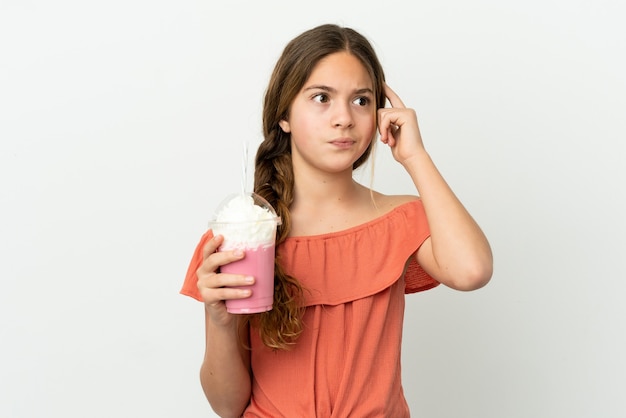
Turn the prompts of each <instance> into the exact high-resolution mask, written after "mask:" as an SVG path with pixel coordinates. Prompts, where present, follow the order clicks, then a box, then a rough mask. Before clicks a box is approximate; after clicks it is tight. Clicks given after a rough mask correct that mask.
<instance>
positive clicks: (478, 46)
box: [0, 0, 626, 418]
mask: <svg viewBox="0 0 626 418" xmlns="http://www.w3.org/2000/svg"><path fill="white" fill-rule="evenodd" d="M622 4H623V2H619V1H617V0H614V1H612V0H594V1H590V0H589V1H572V0H541V1H539V0H529V1H526V2H502V1H499V0H476V1H472V2H466V1H463V0H452V1H436V2H435V1H431V2H424V1H417V2H408V1H403V2H399V1H391V0H388V1H380V2H369V3H368V2H366V1H363V0H360V1H345V2H338V1H317V2H312V3H308V4H301V3H298V2H291V1H264V2H254V1H249V2H242V1H232V2H229V3H228V4H226V2H209V1H199V0H179V1H176V2H173V1H170V2H168V1H148V0H123V1H122V0H112V1H108V2H92V1H71V0H58V1H55V2H47V1H42V0H33V1H23V0H4V1H2V3H0V191H1V194H0V207H1V210H2V216H1V217H0V254H1V256H0V257H1V258H0V347H1V351H0V416H2V417H8V418H25V417H29V418H30V417H33V418H34V417H36V418H40V417H64V418H70V417H71V418H73V417H76V418H78V417H80V418H82V417H106V418H110V417H152V418H160V417H163V418H172V417H206V416H212V414H211V412H210V409H209V407H208V404H207V403H206V401H205V400H204V397H203V394H202V391H201V389H200V385H199V382H198V367H199V365H200V361H201V358H202V354H203V319H202V306H201V304H199V303H197V302H194V301H193V300H191V299H189V298H186V297H183V296H180V295H179V294H178V290H179V288H180V285H181V282H182V279H183V276H184V274H185V270H186V268H187V263H188V261H189V258H190V256H191V253H192V251H193V248H194V247H195V244H196V242H197V240H198V238H199V237H200V235H201V233H202V232H203V231H204V229H205V227H206V221H207V219H208V216H209V213H210V212H211V211H212V210H213V209H214V207H215V206H216V205H217V204H218V202H219V201H220V200H221V198H222V197H223V196H225V195H226V194H227V193H230V192H232V191H233V190H239V188H240V183H241V171H242V170H241V159H242V158H241V148H242V145H241V144H242V143H243V142H244V141H249V142H250V143H251V144H252V146H253V147H254V148H256V145H257V144H258V142H259V141H260V138H261V135H260V132H261V128H260V112H261V101H262V95H263V91H264V89H265V86H266V82H267V80H268V78H269V74H270V71H271V68H272V66H273V64H274V62H275V60H276V58H277V57H278V55H279V54H280V52H281V50H282V47H283V46H284V45H285V43H286V42H287V41H288V40H289V39H291V38H292V37H293V36H295V35H296V34H298V33H300V32H301V31H303V30H305V29H308V28H310V27H312V26H314V25H317V24H319V23H325V22H332V23H339V24H345V25H348V26H352V27H354V28H356V29H358V30H360V31H362V32H363V33H364V34H365V35H366V36H368V37H369V38H370V39H371V40H372V42H373V44H374V45H375V47H376V49H377V51H378V52H379V54H380V58H381V60H382V61H383V65H384V67H385V69H386V73H387V78H388V82H389V84H390V85H391V86H392V88H394V89H395V90H396V91H397V92H398V93H399V94H400V95H401V97H402V99H403V100H404V102H405V103H407V104H408V105H410V106H412V107H414V108H415V109H416V110H417V113H418V117H419V120H420V124H421V128H422V133H423V136H424V140H425V143H426V146H427V148H428V149H429V150H430V153H431V154H432V156H433V158H434V160H435V162H436V163H437V164H438V166H439V168H440V170H441V171H442V172H443V174H444V176H445V177H446V178H447V180H448V181H449V183H450V184H451V185H452V187H453V189H454V190H455V191H456V192H457V194H458V195H459V196H460V197H461V199H462V200H463V201H464V203H465V204H466V206H467V207H468V208H469V210H470V211H471V212H472V214H473V215H474V216H475V217H476V218H477V220H478V221H479V223H480V224H481V225H482V226H483V228H484V230H485V232H486V233H487V235H488V237H489V239H490V241H491V244H492V246H493V250H494V253H495V274H494V277H493V279H492V282H491V283H490V284H489V285H488V286H487V287H485V288H484V289H481V290H479V291H476V292H471V293H461V292H454V291H451V290H449V289H445V288H443V287H440V288H438V289H435V290H432V291H429V292H426V293H422V294H418V295H412V296H410V297H409V298H408V302H409V303H408V310H407V317H406V327H405V344H404V347H403V350H404V351H403V352H404V369H403V377H404V384H405V391H406V396H407V398H408V400H409V403H410V406H411V408H412V411H413V415H414V416H416V417H428V418H459V417H469V418H503V417H507V418H516V417H520V418H539V417H546V418H555V417H563V418H565V417H567V418H578V417H604V418H606V417H623V416H624V414H625V413H626V402H625V401H624V399H625V398H624V396H623V394H624V390H625V389H626V381H625V380H626V378H625V377H624V376H626V362H625V360H624V356H623V353H624V352H626V336H625V335H624V319H625V318H626V307H624V304H623V303H621V302H622V299H623V295H624V293H626V284H625V282H624V279H626V268H625V267H624V263H623V257H624V256H623V254H624V250H626V245H625V244H626V243H625V236H626V222H624V219H623V214H624V213H625V211H626V206H625V203H624V199H623V197H624V192H623V186H624V183H625V180H626V171H625V169H624V165H623V164H622V161H621V160H623V158H624V156H625V155H626V153H625V151H626V146H625V140H626V123H625V118H624V113H625V110H626V99H625V98H626V81H625V77H624V74H625V73H626V63H625V50H624V41H625V40H626V33H625V31H624V29H623V27H624V26H623V16H624V6H622ZM409 6H410V7H409ZM387 151H388V150H387V149H385V148H384V147H378V150H377V154H376V155H377V156H376V166H375V174H374V185H375V187H376V188H377V189H379V190H380V191H382V192H385V193H412V192H413V187H412V185H411V183H410V180H409V179H408V176H407V175H405V174H404V172H403V171H402V170H401V168H400V167H399V166H398V165H397V164H395V163H394V162H393V160H392V158H391V157H390V155H389V153H388V152H387ZM252 154H253V152H252ZM359 176H360V178H362V179H363V181H366V182H369V180H367V177H368V175H367V170H364V172H362V173H359ZM250 184H251V181H250V179H248V185H250ZM359 384H360V382H359Z"/></svg>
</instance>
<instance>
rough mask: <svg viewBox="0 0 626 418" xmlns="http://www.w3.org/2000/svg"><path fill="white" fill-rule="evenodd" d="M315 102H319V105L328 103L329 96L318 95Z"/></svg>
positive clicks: (314, 99)
mask: <svg viewBox="0 0 626 418" xmlns="http://www.w3.org/2000/svg"><path fill="white" fill-rule="evenodd" d="M313 101H314V102H318V103H327V102H328V95H327V94H326V93H318V94H316V95H315V96H313Z"/></svg>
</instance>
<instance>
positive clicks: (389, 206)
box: [373, 192, 420, 213]
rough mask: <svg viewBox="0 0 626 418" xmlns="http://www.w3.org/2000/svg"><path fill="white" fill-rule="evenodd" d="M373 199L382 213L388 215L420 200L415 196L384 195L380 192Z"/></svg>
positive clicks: (375, 193) (374, 194)
mask: <svg viewBox="0 0 626 418" xmlns="http://www.w3.org/2000/svg"><path fill="white" fill-rule="evenodd" d="M373 197H374V204H375V206H376V208H377V209H378V210H379V211H380V212H381V213H387V212H390V211H392V210H394V209H396V208H398V207H400V206H402V205H405V204H407V203H411V202H417V201H419V200H420V198H419V197H418V196H414V195H384V194H382V193H378V192H374V193H373Z"/></svg>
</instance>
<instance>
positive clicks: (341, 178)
mask: <svg viewBox="0 0 626 418" xmlns="http://www.w3.org/2000/svg"><path fill="white" fill-rule="evenodd" d="M364 190H365V188H364V187H363V186H361V185H360V184H358V183H357V182H356V181H354V179H353V178H352V171H349V172H343V173H334V174H328V173H324V174H319V173H317V174H314V173H306V174H304V173H297V172H294V202H293V204H292V209H295V208H296V207H297V206H300V205H316V206H318V207H320V206H327V205H330V206H332V205H337V204H347V203H349V202H351V201H354V199H358V198H360V197H361V196H362V193H363V191H364Z"/></svg>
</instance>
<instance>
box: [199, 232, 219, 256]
mask: <svg viewBox="0 0 626 418" xmlns="http://www.w3.org/2000/svg"><path fill="white" fill-rule="evenodd" d="M223 240H224V238H223V237H222V236H221V235H215V236H212V237H211V238H210V239H208V240H207V241H206V243H205V244H204V247H203V248H202V259H203V260H206V259H207V258H208V257H209V256H210V255H211V254H213V253H214V252H215V251H216V250H217V249H218V248H219V246H220V245H221V244H222V241H223Z"/></svg>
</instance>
